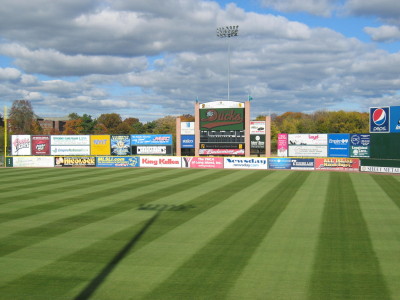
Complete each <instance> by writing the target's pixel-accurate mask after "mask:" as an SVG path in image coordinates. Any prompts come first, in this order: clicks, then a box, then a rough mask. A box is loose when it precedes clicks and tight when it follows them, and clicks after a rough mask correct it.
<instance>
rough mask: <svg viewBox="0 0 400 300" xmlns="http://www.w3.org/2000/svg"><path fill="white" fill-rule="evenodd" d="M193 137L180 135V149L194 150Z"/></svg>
mask: <svg viewBox="0 0 400 300" xmlns="http://www.w3.org/2000/svg"><path fill="white" fill-rule="evenodd" d="M194 139H195V137H194V135H182V136H181V148H190V149H193V148H194Z"/></svg>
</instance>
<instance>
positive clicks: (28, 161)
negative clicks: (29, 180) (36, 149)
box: [13, 156, 54, 168]
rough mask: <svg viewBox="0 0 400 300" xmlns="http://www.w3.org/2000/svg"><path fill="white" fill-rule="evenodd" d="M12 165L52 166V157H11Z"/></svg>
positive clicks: (28, 166)
mask: <svg viewBox="0 0 400 300" xmlns="http://www.w3.org/2000/svg"><path fill="white" fill-rule="evenodd" d="M13 166H14V167H20V168H24V167H26V168H52V167H54V157H52V156H21V157H13Z"/></svg>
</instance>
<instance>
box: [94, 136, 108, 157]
mask: <svg viewBox="0 0 400 300" xmlns="http://www.w3.org/2000/svg"><path fill="white" fill-rule="evenodd" d="M90 153H91V155H110V154H111V142H110V136H109V135H91V136H90Z"/></svg>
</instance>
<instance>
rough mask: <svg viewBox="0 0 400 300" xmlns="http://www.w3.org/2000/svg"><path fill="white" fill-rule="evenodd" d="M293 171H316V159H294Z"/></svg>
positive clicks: (292, 163)
mask: <svg viewBox="0 0 400 300" xmlns="http://www.w3.org/2000/svg"><path fill="white" fill-rule="evenodd" d="M290 168H291V169H292V170H314V158H292V159H291V167H290Z"/></svg>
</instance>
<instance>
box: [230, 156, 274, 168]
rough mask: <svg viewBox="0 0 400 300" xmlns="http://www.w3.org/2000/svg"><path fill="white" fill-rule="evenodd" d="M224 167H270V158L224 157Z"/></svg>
mask: <svg viewBox="0 0 400 300" xmlns="http://www.w3.org/2000/svg"><path fill="white" fill-rule="evenodd" d="M224 169H261V170H265V169H268V158H235V157H227V158H224Z"/></svg>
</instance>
